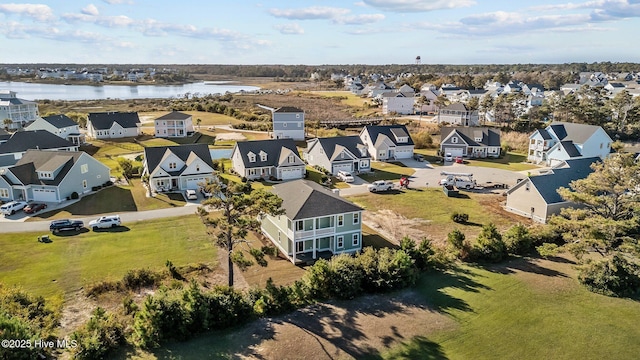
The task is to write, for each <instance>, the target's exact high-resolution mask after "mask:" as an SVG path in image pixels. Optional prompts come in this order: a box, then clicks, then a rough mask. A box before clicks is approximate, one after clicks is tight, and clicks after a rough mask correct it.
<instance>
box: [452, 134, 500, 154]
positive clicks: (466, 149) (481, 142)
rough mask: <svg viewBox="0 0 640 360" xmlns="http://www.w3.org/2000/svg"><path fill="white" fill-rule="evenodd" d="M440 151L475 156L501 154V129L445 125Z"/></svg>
mask: <svg viewBox="0 0 640 360" xmlns="http://www.w3.org/2000/svg"><path fill="white" fill-rule="evenodd" d="M440 153H442V154H446V153H450V154H451V156H464V157H475V158H486V157H498V156H500V130H498V129H491V128H486V127H472V128H470V127H443V128H442V129H441V130H440Z"/></svg>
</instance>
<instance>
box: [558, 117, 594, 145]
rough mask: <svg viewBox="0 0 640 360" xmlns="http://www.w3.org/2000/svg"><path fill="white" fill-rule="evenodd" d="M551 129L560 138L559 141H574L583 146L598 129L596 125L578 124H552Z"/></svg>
mask: <svg viewBox="0 0 640 360" xmlns="http://www.w3.org/2000/svg"><path fill="white" fill-rule="evenodd" d="M549 128H551V129H552V130H553V132H554V133H555V134H556V136H557V137H558V140H561V141H565V140H567V141H568V140H572V141H573V142H574V143H576V144H583V143H584V142H585V141H587V140H588V139H589V138H590V137H591V136H592V135H593V134H594V133H595V132H596V131H598V129H600V127H599V126H596V125H586V124H576V123H567V122H555V121H554V122H552V123H551V125H549Z"/></svg>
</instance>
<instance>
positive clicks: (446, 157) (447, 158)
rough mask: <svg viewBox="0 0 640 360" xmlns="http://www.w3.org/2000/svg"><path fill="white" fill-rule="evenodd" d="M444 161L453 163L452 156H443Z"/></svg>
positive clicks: (449, 154)
mask: <svg viewBox="0 0 640 360" xmlns="http://www.w3.org/2000/svg"><path fill="white" fill-rule="evenodd" d="M444 161H453V155H451V153H446V154H444Z"/></svg>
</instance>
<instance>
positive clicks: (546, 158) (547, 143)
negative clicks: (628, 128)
mask: <svg viewBox="0 0 640 360" xmlns="http://www.w3.org/2000/svg"><path fill="white" fill-rule="evenodd" d="M612 142H613V140H611V137H609V135H608V134H607V133H606V132H605V131H604V130H603V129H602V128H601V127H600V126H595V125H586V124H576V123H567V122H559V121H554V122H552V123H551V124H550V125H549V126H547V127H546V128H544V129H538V130H536V131H534V132H533V134H531V135H530V136H529V152H528V155H527V160H528V161H531V162H533V163H535V164H545V165H555V164H558V163H561V162H563V161H565V160H571V159H579V158H590V157H595V156H597V157H599V158H601V159H604V158H605V157H607V156H608V155H609V153H610V152H611V143H612Z"/></svg>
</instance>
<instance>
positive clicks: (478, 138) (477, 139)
mask: <svg viewBox="0 0 640 360" xmlns="http://www.w3.org/2000/svg"><path fill="white" fill-rule="evenodd" d="M473 140H474V141H475V142H481V141H482V137H476V138H475V139H473Z"/></svg>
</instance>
